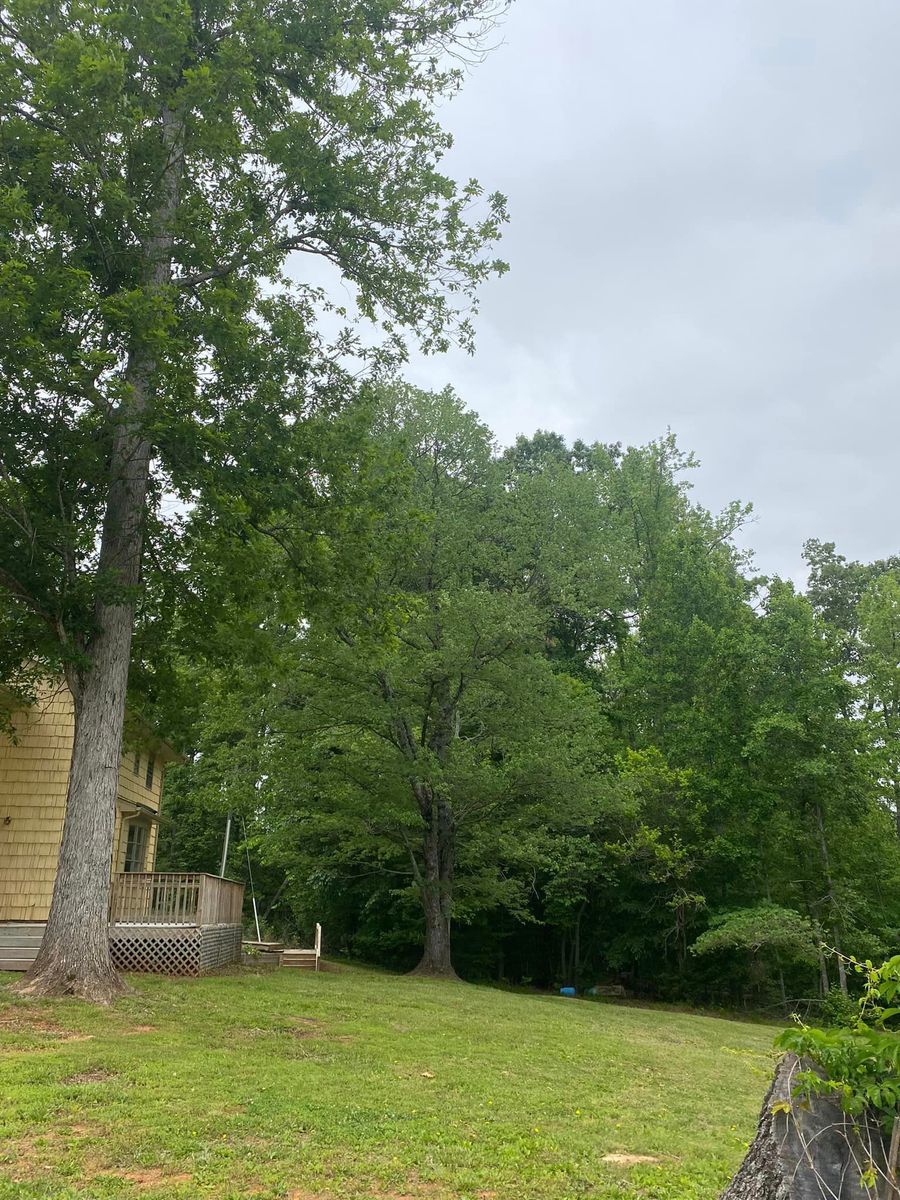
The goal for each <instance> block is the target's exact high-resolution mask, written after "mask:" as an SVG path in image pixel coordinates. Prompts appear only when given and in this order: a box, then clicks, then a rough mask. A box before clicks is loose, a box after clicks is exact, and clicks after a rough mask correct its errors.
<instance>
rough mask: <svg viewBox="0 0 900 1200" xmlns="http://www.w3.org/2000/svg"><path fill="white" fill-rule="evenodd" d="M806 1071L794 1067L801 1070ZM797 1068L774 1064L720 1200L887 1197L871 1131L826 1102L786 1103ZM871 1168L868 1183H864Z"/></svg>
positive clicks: (791, 1058)
mask: <svg viewBox="0 0 900 1200" xmlns="http://www.w3.org/2000/svg"><path fill="white" fill-rule="evenodd" d="M811 1066H812V1064H810V1063H808V1062H803V1063H802V1068H803V1069H805V1070H809V1069H811ZM800 1069H801V1063H800V1061H799V1060H798V1059H797V1057H796V1056H795V1055H793V1054H788V1055H786V1056H785V1057H784V1058H783V1059H782V1060H781V1062H780V1063H779V1064H778V1068H777V1070H776V1072H775V1078H774V1080H773V1081H772V1086H771V1087H770V1088H769V1091H768V1093H767V1094H766V1098H765V1100H764V1101H763V1106H762V1111H761V1112H760V1114H759V1124H758V1126H757V1131H756V1137H755V1138H754V1139H753V1142H752V1143H751V1145H750V1149H749V1150H748V1151H747V1156H746V1158H745V1159H744V1161H743V1163H742V1164H741V1166H740V1168H739V1169H738V1172H737V1174H736V1175H735V1177H734V1179H732V1181H731V1183H730V1184H729V1185H728V1187H727V1188H726V1189H725V1191H724V1192H723V1193H722V1196H721V1200H879V1197H884V1196H891V1195H893V1194H894V1193H893V1184H892V1181H891V1180H890V1179H889V1169H888V1147H887V1144H886V1141H885V1138H884V1135H883V1134H882V1133H881V1131H880V1129H879V1128H878V1126H877V1124H876V1123H875V1122H874V1121H867V1120H865V1119H864V1118H860V1117H849V1116H847V1115H846V1114H845V1113H843V1112H842V1111H841V1109H840V1107H839V1105H838V1104H837V1103H836V1101H834V1100H833V1099H831V1098H830V1097H825V1096H822V1097H813V1098H812V1100H811V1101H810V1103H809V1104H808V1105H807V1104H803V1105H800V1104H798V1102H797V1101H796V1100H795V1099H793V1097H792V1094H791V1093H792V1090H793V1085H794V1081H795V1078H796V1075H797V1072H798V1070H800ZM870 1167H871V1169H872V1171H873V1173H874V1181H873V1182H872V1183H868V1182H866V1181H864V1179H863V1175H864V1173H865V1172H866V1171H867V1170H868V1169H869V1168H870Z"/></svg>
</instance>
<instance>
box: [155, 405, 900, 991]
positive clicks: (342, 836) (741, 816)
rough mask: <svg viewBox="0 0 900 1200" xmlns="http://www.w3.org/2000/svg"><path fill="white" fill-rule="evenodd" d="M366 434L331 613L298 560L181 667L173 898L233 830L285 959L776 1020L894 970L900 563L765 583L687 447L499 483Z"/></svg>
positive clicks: (738, 515) (533, 442)
mask: <svg viewBox="0 0 900 1200" xmlns="http://www.w3.org/2000/svg"><path fill="white" fill-rule="evenodd" d="M361 414H364V416H365V421H364V422H363V423H362V424H364V429H363V428H361V424H360V422H361ZM356 421H357V424H356V428H355V434H354V436H355V437H356V438H357V439H358V440H357V441H356V442H355V446H356V450H355V451H354V464H355V467H354V471H353V472H352V475H353V482H352V487H348V488H347V489H346V492H345V494H344V495H343V497H337V496H335V497H333V498H332V500H333V503H332V506H331V510H330V511H331V517H330V519H331V521H332V522H333V523H334V522H337V524H338V525H341V526H342V527H343V528H344V530H345V532H346V541H345V542H344V545H345V548H346V546H347V545H348V544H349V545H351V546H352V553H350V554H348V555H345V557H344V558H343V559H342V561H341V562H335V563H334V564H333V565H332V569H331V571H330V573H326V574H327V584H326V583H323V587H322V589H321V591H320V594H319V597H318V600H317V601H313V602H310V601H309V599H308V598H307V599H306V601H305V603H304V607H303V608H302V611H301V610H300V609H299V608H297V606H296V605H293V606H292V603H291V600H290V596H291V587H292V585H291V578H292V574H293V568H292V565H291V561H290V555H287V554H285V553H283V552H282V550H280V549H275V548H273V542H272V539H271V538H270V537H269V538H267V539H266V540H265V544H264V545H263V546H261V548H260V550H259V553H258V557H257V559H256V560H255V562H256V567H255V570H254V576H253V579H252V581H250V582H248V585H247V591H246V594H245V595H244V599H243V603H244V604H245V605H247V606H249V609H247V608H245V609H244V610H242V609H241V607H240V605H239V604H235V603H234V602H232V606H231V609H230V610H229V611H223V612H222V613H221V614H219V615H218V617H217V618H216V621H217V622H218V625H219V627H218V632H217V634H216V636H215V637H212V635H210V636H211V644H213V643H214V644H215V645H216V646H218V647H219V649H218V650H217V652H216V655H210V656H207V660H206V665H205V666H204V667H203V668H202V669H200V668H198V667H197V666H196V665H194V666H190V667H189V666H187V665H185V664H186V661H187V660H181V661H179V660H178V657H177V654H176V655H175V657H174V659H173V660H172V661H173V667H172V671H171V673H170V675H169V684H170V686H169V688H168V690H167V692H166V703H168V704H169V706H170V707H172V706H174V707H176V708H178V710H179V712H180V713H181V715H182V717H183V718H185V719H188V720H189V725H190V733H189V735H188V736H189V740H190V741H191V742H192V744H193V753H192V754H191V755H190V759H189V762H188V763H187V764H186V765H185V766H184V767H182V768H180V769H179V770H178V771H177V772H173V774H172V777H171V779H170V782H169V785H168V796H167V801H166V808H167V812H168V817H169V824H168V825H166V826H165V827H164V833H163V838H162V851H161V854H162V858H161V864H160V865H161V866H167V867H171V868H187V867H190V868H192V869H197V868H198V866H201V865H205V866H206V867H207V868H209V869H217V868H218V859H219V855H220V852H221V833H222V827H223V825H224V819H225V814H226V812H228V811H232V812H234V813H235V814H238V816H239V823H238V824H239V828H240V831H241V835H242V836H241V839H240V840H239V842H238V843H236V844H235V846H234V848H233V852H232V858H231V862H230V867H229V871H230V873H232V874H238V875H243V876H246V874H247V868H248V863H250V864H251V865H252V869H253V873H254V884H255V888H256V893H257V900H258V906H259V910H260V913H261V915H262V920H263V924H264V926H265V931H266V933H267V934H270V935H273V936H274V935H278V936H285V937H292V936H297V935H298V934H300V933H303V932H305V931H308V929H309V927H310V925H311V923H312V922H313V921H315V920H320V921H322V923H323V924H324V926H325V929H326V934H327V940H328V945H329V947H330V948H331V949H332V950H333V951H340V952H343V953H346V954H349V955H352V956H355V957H359V958H363V959H366V960H369V961H373V962H376V963H382V964H385V965H389V966H392V967H396V968H406V969H409V968H414V967H416V966H417V965H418V969H419V970H422V971H427V972H432V973H441V974H449V973H451V972H453V971H454V970H456V971H459V972H460V974H461V975H463V976H464V977H465V978H472V979H475V978H478V979H495V980H506V981H509V982H512V983H534V984H537V985H542V986H546V985H556V984H562V983H566V984H576V985H577V986H581V987H588V986H590V985H592V984H595V983H609V982H617V983H622V984H624V985H626V986H627V987H628V988H629V989H631V990H632V991H634V992H636V993H638V994H644V995H653V996H658V997H665V998H669V999H684V1000H690V1001H694V1002H712V1003H723V1004H742V1003H743V1004H752V1005H755V1006H760V1005H767V1004H779V1003H782V1002H785V1001H796V1000H797V999H801V998H810V997H815V996H820V995H823V994H825V993H827V991H828V990H829V988H831V987H834V986H844V987H845V986H846V980H845V978H844V972H843V967H842V959H841V958H840V957H839V955H840V954H855V955H857V956H860V957H864V958H865V957H871V958H875V957H877V956H880V955H883V954H885V953H888V952H889V951H892V950H893V949H895V948H896V940H897V931H898V927H900V887H898V885H900V839H898V830H900V736H898V735H900V666H898V662H900V655H898V649H897V648H898V645H900V641H898V639H900V560H894V559H892V560H890V561H887V562H881V563H874V564H871V565H862V564H859V563H848V562H846V561H845V560H844V559H843V558H842V557H841V556H839V555H838V554H837V553H836V552H835V549H834V547H833V546H830V545H827V544H821V543H818V542H810V543H808V545H807V547H806V558H807V563H808V566H809V572H810V582H809V587H808V590H807V593H806V594H802V593H799V592H798V591H797V590H796V589H795V588H794V586H793V585H792V584H791V583H790V582H787V581H784V580H781V579H778V578H765V577H761V576H759V575H756V574H755V573H754V572H753V570H752V567H751V563H750V561H749V559H748V557H747V555H746V554H744V553H742V552H741V551H740V550H739V549H738V548H737V546H736V544H735V534H736V532H737V531H738V530H739V528H740V527H741V525H742V523H743V522H744V521H745V519H746V517H747V515H748V511H749V510H748V509H747V508H745V507H743V506H741V505H739V504H734V505H731V506H729V508H728V509H727V510H726V511H725V512H723V513H720V514H712V513H710V512H708V511H706V510H705V509H704V508H703V507H702V506H700V505H698V504H696V503H693V502H692V500H691V496H690V490H689V489H690V483H689V473H690V470H691V469H692V468H693V467H694V466H695V465H696V464H695V463H694V462H693V460H692V459H691V458H690V457H689V456H686V455H684V454H683V453H682V452H681V451H680V450H679V449H678V448H677V446H676V444H675V441H674V439H673V438H672V437H671V436H670V437H666V438H664V439H661V440H660V441H657V442H654V443H651V444H650V445H648V446H644V447H639V448H628V449H623V448H622V447H621V446H619V445H603V444H594V445H585V444H583V443H580V442H576V443H575V444H574V445H572V446H568V445H567V444H566V443H565V442H564V440H563V439H562V438H560V437H559V436H557V435H555V434H553V433H546V432H538V433H537V434H535V435H534V437H532V438H524V437H523V438H520V439H519V440H518V441H517V442H516V444H515V445H514V446H511V447H509V448H508V449H506V450H503V451H502V452H498V450H497V449H496V447H495V444H494V442H493V439H492V436H491V433H490V431H489V430H488V429H487V428H485V426H484V425H483V424H482V423H480V421H479V420H478V419H477V417H476V416H475V415H474V414H472V413H471V412H469V411H467V410H466V409H465V408H464V406H463V405H462V404H461V403H460V402H459V401H458V400H457V399H456V398H455V397H454V396H453V395H452V394H450V393H443V394H440V395H432V394H426V393H422V392H419V391H416V390H414V389H412V388H409V387H405V386H394V387H391V388H383V389H381V390H378V391H376V392H375V393H374V394H373V395H370V396H369V397H368V400H367V401H366V402H365V403H361V405H360V407H359V409H358V411H357V416H356ZM338 511H339V512H340V513H341V514H342V515H341V516H340V518H338V517H336V516H335V513H336V512H338ZM195 538H196V546H195V553H196V561H195V563H194V566H193V571H194V574H195V577H197V576H198V575H200V576H202V573H203V570H204V566H203V564H204V563H205V564H207V567H206V569H208V570H209V572H210V579H211V580H214V579H215V578H216V577H217V574H218V575H221V573H222V571H223V569H227V567H226V568H223V565H222V562H221V559H219V558H217V556H216V553H215V552H214V548H211V547H204V537H203V532H202V528H200V527H198V528H197V530H195ZM340 541H341V539H340V538H337V537H336V536H335V534H334V530H332V535H331V542H334V543H335V544H339V543H340ZM326 574H323V576H322V578H323V580H324V579H325V578H326ZM211 586H213V587H214V586H215V585H214V583H213V584H211ZM201 590H202V589H201ZM179 623H180V625H181V627H182V628H183V629H184V628H188V627H191V625H192V617H191V611H190V606H188V607H187V609H185V611H184V612H183V613H182V614H181V616H180V618H176V619H175V626H176V627H178V625H179ZM229 628H231V629H232V630H234V636H233V637H232V638H231V639H229V637H228V636H226V634H227V629H229ZM177 640H178V639H177V637H176V638H175V639H174V642H173V644H177ZM223 646H228V647H230V649H229V650H228V651H224V650H223V649H222V647H223ZM192 661H193V662H194V663H196V661H197V660H196V655H195V656H194V658H193V660H192ZM175 697H177V698H178V699H177V701H176V700H175V699H174V698H175ZM832 951H837V952H838V953H837V954H835V953H832Z"/></svg>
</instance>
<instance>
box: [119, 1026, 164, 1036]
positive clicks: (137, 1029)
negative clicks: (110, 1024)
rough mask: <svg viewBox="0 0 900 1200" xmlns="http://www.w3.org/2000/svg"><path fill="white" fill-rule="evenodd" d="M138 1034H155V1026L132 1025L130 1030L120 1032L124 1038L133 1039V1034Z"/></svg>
mask: <svg viewBox="0 0 900 1200" xmlns="http://www.w3.org/2000/svg"><path fill="white" fill-rule="evenodd" d="M138 1033H156V1026H155V1025H132V1027H131V1028H130V1029H123V1030H122V1034H123V1036H124V1037H133V1036H134V1035H135V1034H138Z"/></svg>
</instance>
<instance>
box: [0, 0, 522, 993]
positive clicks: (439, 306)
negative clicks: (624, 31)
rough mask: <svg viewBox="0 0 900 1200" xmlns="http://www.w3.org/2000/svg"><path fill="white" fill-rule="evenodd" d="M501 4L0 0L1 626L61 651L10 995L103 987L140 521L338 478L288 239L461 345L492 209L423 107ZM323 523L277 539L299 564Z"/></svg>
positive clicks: (395, 329) (42, 654) (317, 503)
mask: <svg viewBox="0 0 900 1200" xmlns="http://www.w3.org/2000/svg"><path fill="white" fill-rule="evenodd" d="M501 7H502V5H500V4H497V3H495V0H373V2H371V3H369V2H366V3H363V2H361V0H310V2H309V3H305V4H303V5H299V6H298V5H296V4H294V3H290V2H287V0H193V2H188V0H146V2H142V3H141V4H138V5H135V4H133V3H129V2H126V0H110V2H108V3H100V2H99V0H65V2H63V3H45V2H43V0H11V2H10V3H8V4H6V5H4V6H3V8H2V10H0V118H2V120H0V130H2V132H0V146H2V154H0V231H2V232H0V316H2V321H0V380H2V391H0V586H2V588H3V589H4V592H5V594H6V596H7V598H9V599H10V600H11V601H12V602H13V603H14V604H15V606H16V608H17V611H18V612H20V613H21V614H24V617H23V618H22V621H24V625H23V624H22V622H21V621H20V624H19V627H18V632H19V633H21V634H22V649H23V650H27V651H28V652H29V654H30V655H31V656H32V657H37V658H39V659H40V658H43V659H44V660H45V661H46V662H48V663H56V664H60V665H61V666H62V667H63V669H64V670H65V672H66V675H67V678H68V682H69V686H70V688H71V691H72V695H73V698H74V703H75V736H74V748H73V754H72V764H71V773H70V779H69V789H68V803H67V813H66V821H65V827H64V831H63V840H62V847H61V851H60V858H59V870H58V872H57V877H56V885H55V889H54V896H53V903H52V908H51V912H50V918H49V921H48V925H47V931H46V935H45V938H44V942H43V945H42V948H41V951H40V953H39V955H38V958H37V959H36V961H35V964H34V967H33V969H32V971H31V972H30V975H29V977H28V978H27V979H26V982H25V985H24V986H25V988H26V990H29V991H31V992H37V993H53V992H65V991H70V992H77V993H79V994H82V995H86V996H91V997H94V998H99V999H105V998H108V997H110V996H111V995H113V994H115V992H116V991H117V990H118V988H119V986H120V985H119V981H118V980H117V978H116V976H115V973H114V971H113V969H112V966H111V963H110V959H109V953H108V947H107V942H106V919H107V905H108V891H109V871H110V858H111V848H112V832H113V823H114V817H115V792H116V777H117V769H118V761H119V747H120V744H121V735H122V728H123V714H124V706H125V699H126V688H127V681H128V670H129V660H130V658H131V644H132V635H133V627H134V620H135V610H136V606H137V604H138V603H139V598H140V596H141V593H142V582H143V578H144V572H145V569H146V568H148V566H149V564H150V563H151V562H156V561H162V562H165V561H171V560H172V559H173V557H174V558H175V559H176V560H177V552H176V553H175V554H174V555H173V554H171V553H170V554H169V555H168V556H167V555H165V554H162V555H157V554H156V550H155V547H154V542H158V543H159V544H167V545H168V546H169V548H170V549H171V544H172V541H173V540H175V541H177V534H178V532H179V525H180V518H179V512H183V507H182V506H190V505H192V504H197V503H198V501H199V502H202V503H203V504H205V506H206V509H207V512H208V513H209V514H210V515H211V516H213V517H214V518H216V519H219V518H221V520H222V523H223V527H227V528H231V529H240V528H241V527H246V526H248V525H249V526H254V527H256V528H266V529H268V530H269V532H270V533H272V535H273V536H279V529H278V528H276V527H275V525H274V522H273V520H272V514H273V512H279V511H283V510H284V509H285V508H296V507H297V505H298V504H299V505H300V506H302V505H303V504H304V502H308V504H309V505H310V507H311V509H312V510H313V512H318V510H319V509H320V508H321V502H322V500H323V497H327V495H328V493H329V484H328V479H329V471H330V469H331V468H332V467H334V466H335V464H336V463H337V462H339V460H340V455H339V454H338V455H336V456H335V457H334V458H332V459H331V460H329V461H325V462H323V461H322V459H321V454H320V447H319V445H318V444H317V437H316V435H315V434H313V433H311V432H310V430H309V426H308V421H309V418H310V417H311V414H315V413H321V411H322V409H323V407H327V405H328V404H329V403H333V402H334V383H335V377H336V372H334V371H331V370H329V369H328V368H327V366H322V365H321V359H320V357H319V356H318V355H317V353H316V340H315V333H314V313H315V310H316V304H317V297H319V296H320V293H318V292H317V290H316V289H314V288H311V287H304V286H302V285H299V284H296V283H292V281H291V278H290V277H291V275H292V274H293V273H295V272H296V273H298V274H302V268H300V265H299V264H300V263H301V262H302V261H303V256H304V255H313V256H318V257H320V258H323V259H325V260H327V261H328V262H329V263H331V264H332V265H333V267H334V268H336V270H337V272H338V273H339V274H340V275H342V276H343V278H344V279H345V280H346V282H347V283H348V284H349V286H350V288H351V289H352V291H353V293H354V295H355V298H356V301H357V304H358V308H359V310H360V312H361V313H362V314H364V315H366V316H369V317H372V318H374V319H377V320H378V321H380V322H381V323H382V325H383V327H384V329H385V331H386V335H387V339H388V342H387V353H392V354H393V355H394V356H395V357H397V356H402V337H401V335H402V331H403V330H404V328H409V329H414V330H416V331H417V332H418V333H419V334H420V335H421V339H422V341H423V343H424V345H425V346H426V347H427V348H429V349H442V348H443V347H445V346H446V345H447V344H448V342H449V341H450V340H451V339H453V338H458V339H460V340H461V341H462V342H463V343H464V344H469V343H470V341H471V326H470V324H469V319H468V315H467V313H468V311H469V310H470V307H471V304H472V302H473V296H474V291H475V289H476V287H477V285H478V284H479V283H480V281H482V280H483V279H484V278H486V277H487V276H488V275H489V274H490V273H491V272H492V271H495V270H498V269H500V267H501V264H499V263H497V262H496V261H494V260H492V259H491V258H490V257H488V256H487V254H486V248H487V247H489V245H490V243H491V242H492V241H493V240H494V239H495V238H496V237H497V235H498V232H499V226H500V223H501V222H502V220H503V219H504V205H503V200H502V198H501V197H499V196H493V197H491V198H490V200H489V201H488V202H487V203H486V204H485V205H484V207H483V214H482V217H481V218H480V219H477V220H475V221H474V222H473V221H471V220H470V218H469V217H468V216H467V214H468V213H469V212H470V211H471V209H472V204H473V202H474V201H475V200H476V199H477V197H478V195H479V193H480V189H479V188H478V185H477V184H475V183H474V182H471V183H469V184H467V185H466V186H464V187H463V188H462V189H458V188H457V187H456V186H455V185H454V184H453V183H452V181H451V180H449V179H448V178H446V177H445V176H444V175H442V174H441V173H440V171H439V169H438V165H439V159H440V157H441V154H442V152H443V151H444V150H445V149H446V148H447V146H448V145H449V141H450V139H449V137H448V135H446V134H445V133H444V132H443V131H442V130H441V128H440V126H439V125H438V123H437V121H436V118H435V115H434V111H435V105H436V103H437V102H438V100H439V99H440V98H442V97H443V96H445V95H447V94H448V93H449V92H452V91H453V90H454V89H455V88H456V87H457V86H458V85H459V82H460V78H461V72H460V70H459V69H458V55H457V54H456V53H454V52H455V51H459V49H460V47H462V51H463V53H464V54H465V53H467V52H468V53H469V54H470V55H471V54H477V53H478V47H479V45H480V41H479V39H480V38H481V37H482V36H483V35H484V33H485V32H486V30H487V28H488V27H489V26H490V23H491V21H492V19H493V18H494V17H495V16H496V15H497V13H498V11H499V10H500V8H501ZM447 64H449V65H447ZM340 348H341V349H342V350H346V349H350V348H352V339H349V340H348V339H345V340H344V341H343V342H342V344H341V347H340ZM317 364H319V365H318V367H317ZM326 424H327V423H326ZM171 501H174V502H175V503H174V504H173V503H170V502H171ZM173 511H174V515H172V514H173ZM167 512H168V514H169V515H168V516H167V515H166V514H167ZM317 531H318V517H317V516H316V517H314V518H313V519H312V521H311V527H310V528H309V529H308V536H306V537H305V538H303V537H300V538H298V539H296V541H292V544H291V547H290V549H291V551H292V552H295V553H296V556H297V557H298V558H299V560H300V563H301V565H302V564H303V563H304V562H306V561H307V557H308V555H309V554H311V553H313V552H314V551H315V549H316V534H317ZM282 540H284V539H283V538H282Z"/></svg>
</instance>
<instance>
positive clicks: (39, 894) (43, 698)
mask: <svg viewBox="0 0 900 1200" xmlns="http://www.w3.org/2000/svg"><path fill="white" fill-rule="evenodd" d="M13 721H14V724H15V727H16V736H17V741H16V743H12V742H10V741H9V740H8V739H7V738H5V737H3V736H0V921H43V920H46V918H47V913H48V912H49V911H50V898H51V896H52V894H53V880H54V879H55V877H56V861H57V858H58V856H59V843H60V838H61V837H62V827H63V817H64V815H65V810H66V787H67V784H68V779H69V761H70V759H71V756H72V732H73V729H74V717H73V714H72V697H71V696H70V695H69V692H68V690H67V689H66V688H65V687H62V686H57V687H47V688H46V689H45V690H44V691H43V693H42V694H41V695H40V696H39V697H38V701H37V703H36V704H35V705H34V706H33V707H31V708H29V709H27V710H21V711H18V712H16V713H15V714H14V715H13Z"/></svg>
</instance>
